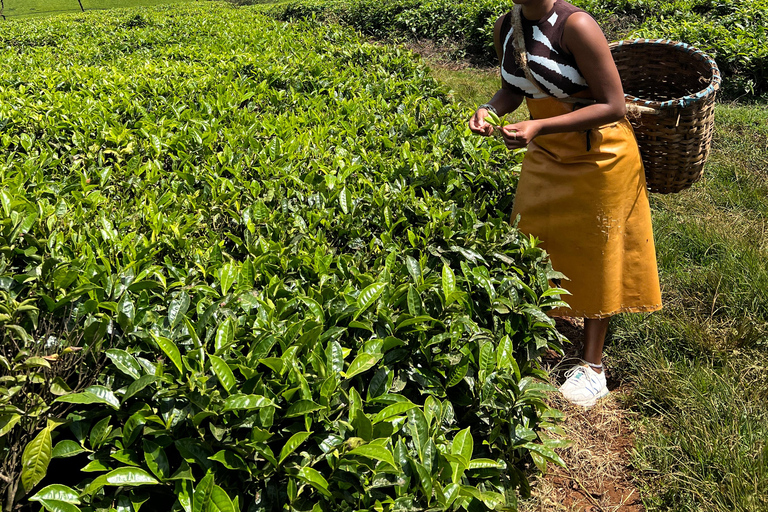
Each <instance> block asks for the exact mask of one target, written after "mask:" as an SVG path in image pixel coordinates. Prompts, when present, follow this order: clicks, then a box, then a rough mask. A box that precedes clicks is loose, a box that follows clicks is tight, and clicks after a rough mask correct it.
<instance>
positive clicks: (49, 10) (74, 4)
mask: <svg viewBox="0 0 768 512" xmlns="http://www.w3.org/2000/svg"><path fill="white" fill-rule="evenodd" d="M179 1H184V0H80V2H78V0H3V11H2V14H3V15H4V16H5V17H6V19H16V18H19V17H29V16H51V15H53V14H62V13H67V12H81V8H80V5H81V4H82V8H83V9H84V10H86V11H91V10H95V9H116V8H123V7H134V6H143V7H150V6H153V5H164V4H171V3H176V2H179Z"/></svg>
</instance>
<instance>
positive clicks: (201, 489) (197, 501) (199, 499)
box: [192, 473, 214, 512]
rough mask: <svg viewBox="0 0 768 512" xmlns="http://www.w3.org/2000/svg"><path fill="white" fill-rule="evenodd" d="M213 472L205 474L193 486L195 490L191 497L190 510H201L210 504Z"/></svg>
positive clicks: (195, 511)
mask: <svg viewBox="0 0 768 512" xmlns="http://www.w3.org/2000/svg"><path fill="white" fill-rule="evenodd" d="M213 486H214V483H213V474H211V473H206V475H205V476H204V477H203V478H202V480H200V482H199V483H198V484H197V485H196V486H195V492H194V494H193V497H192V512H203V511H205V510H207V509H208V507H209V506H210V501H211V495H212V494H213Z"/></svg>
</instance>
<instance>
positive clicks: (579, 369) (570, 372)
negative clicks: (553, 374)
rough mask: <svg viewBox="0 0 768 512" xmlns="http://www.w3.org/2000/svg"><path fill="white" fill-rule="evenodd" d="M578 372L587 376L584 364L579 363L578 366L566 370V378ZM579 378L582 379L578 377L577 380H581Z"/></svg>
mask: <svg viewBox="0 0 768 512" xmlns="http://www.w3.org/2000/svg"><path fill="white" fill-rule="evenodd" d="M577 373H580V374H581V375H583V376H587V371H586V369H585V368H584V367H583V366H581V365H578V366H574V367H573V368H571V369H570V370H568V371H567V372H565V378H566V380H568V379H570V378H571V377H573V376H575V375H576V374H577ZM579 379H580V377H576V380H579Z"/></svg>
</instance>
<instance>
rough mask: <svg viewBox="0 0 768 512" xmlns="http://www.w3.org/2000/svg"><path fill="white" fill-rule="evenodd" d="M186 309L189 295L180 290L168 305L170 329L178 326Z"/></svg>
mask: <svg viewBox="0 0 768 512" xmlns="http://www.w3.org/2000/svg"><path fill="white" fill-rule="evenodd" d="M188 309H189V295H188V294H187V293H186V292H184V291H183V290H182V291H181V292H180V293H179V295H178V296H177V297H176V298H175V299H173V300H172V301H171V303H170V304H169V305H168V323H170V324H171V328H174V327H176V326H177V325H178V324H179V322H180V321H181V320H182V318H184V315H186V314H187V310H188ZM137 378H138V377H137Z"/></svg>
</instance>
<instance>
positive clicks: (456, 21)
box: [239, 0, 768, 97]
mask: <svg viewBox="0 0 768 512" xmlns="http://www.w3.org/2000/svg"><path fill="white" fill-rule="evenodd" d="M239 1H240V2H242V1H243V0H239ZM245 1H247V0H245ZM572 3H573V4H575V5H577V6H579V7H582V8H583V9H586V10H587V11H588V12H590V13H591V14H592V15H593V16H595V18H596V19H597V21H598V22H599V23H600V24H601V26H603V28H604V30H605V31H606V33H607V35H608V37H609V39H623V38H635V37H647V38H654V39H656V38H658V39H672V40H677V41H684V42H686V43H689V44H692V45H694V46H696V47H697V48H699V49H701V50H703V51H705V52H707V53H709V54H711V55H712V56H713V57H714V58H715V59H716V61H717V63H718V65H719V67H720V69H721V71H722V73H723V75H724V77H725V87H724V93H725V94H726V95H728V96H730V97H733V96H742V95H744V94H763V93H766V92H768V85H766V84H768V1H766V0H748V1H744V2H735V1H733V0H674V1H666V0H573V1H572ZM262 9H264V12H266V13H268V14H270V15H272V16H275V17H277V18H278V19H282V20H290V19H304V18H311V17H314V18H317V19H325V20H330V21H337V22H340V23H343V24H348V25H351V26H352V27H354V28H355V29H356V30H359V31H360V32H362V33H363V34H366V35H371V36H375V37H394V38H397V37H415V38H428V39H435V40H438V41H442V42H451V43H452V44H453V45H454V46H455V47H456V52H457V54H458V55H459V56H468V57H470V58H473V59H475V60H478V61H479V62H481V63H484V64H488V65H493V64H495V63H496V54H495V52H494V50H493V32H492V30H493V23H494V21H495V20H496V18H497V17H498V16H499V15H500V14H502V13H504V12H505V11H507V10H509V5H508V4H507V3H504V2H500V1H499V0H475V1H472V2H462V3H456V2H449V1H447V0H431V1H428V2H414V1H413V0H387V1H375V0H354V1H340V0H293V1H289V2H282V3H276V4H265V5H263V6H262Z"/></svg>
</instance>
